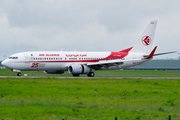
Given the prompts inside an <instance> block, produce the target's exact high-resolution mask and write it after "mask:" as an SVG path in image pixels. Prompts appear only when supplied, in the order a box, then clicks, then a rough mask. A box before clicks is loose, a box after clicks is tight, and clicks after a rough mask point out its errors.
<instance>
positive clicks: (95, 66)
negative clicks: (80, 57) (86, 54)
mask: <svg viewBox="0 0 180 120" xmlns="http://www.w3.org/2000/svg"><path fill="white" fill-rule="evenodd" d="M123 63H124V62H122V61H119V60H118V61H117V60H110V61H101V62H96V63H88V64H87V66H88V67H91V68H93V69H96V70H97V69H101V67H104V68H106V69H109V67H111V66H116V67H117V68H119V69H120V68H121V67H120V66H119V65H122V64H123Z"/></svg>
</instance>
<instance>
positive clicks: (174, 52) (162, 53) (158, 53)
mask: <svg viewBox="0 0 180 120" xmlns="http://www.w3.org/2000/svg"><path fill="white" fill-rule="evenodd" d="M176 52H177V51H172V52H165V53H158V54H154V55H153V56H158V55H165V54H171V53H176ZM144 57H145V58H146V59H147V57H148V55H144Z"/></svg>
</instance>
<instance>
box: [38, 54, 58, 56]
mask: <svg viewBox="0 0 180 120" xmlns="http://www.w3.org/2000/svg"><path fill="white" fill-rule="evenodd" d="M39 56H60V55H59V54H39Z"/></svg>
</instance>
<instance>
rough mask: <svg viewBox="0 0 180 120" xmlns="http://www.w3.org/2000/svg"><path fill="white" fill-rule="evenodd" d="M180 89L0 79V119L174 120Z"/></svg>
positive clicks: (178, 85)
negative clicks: (170, 118)
mask: <svg viewBox="0 0 180 120" xmlns="http://www.w3.org/2000/svg"><path fill="white" fill-rule="evenodd" d="M119 72H121V71H119ZM179 91H180V80H171V79H151V80H146V79H130V78H129V79H127V78H124V79H108V78H90V79H85V78H61V79H60V78H1V79H0V95H1V96H0V119H4V120H10V119H18V120H21V119H31V120H32V119H58V120H61V119H65V120H79V119H82V120H114V118H115V117H118V120H121V119H127V120H130V119H131V120H137V119H149V120H162V119H168V115H171V116H172V119H173V120H175V119H179V118H180V113H179V110H180V99H179V98H180V92H179Z"/></svg>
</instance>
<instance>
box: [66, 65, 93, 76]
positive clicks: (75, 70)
mask: <svg viewBox="0 0 180 120" xmlns="http://www.w3.org/2000/svg"><path fill="white" fill-rule="evenodd" d="M68 72H69V73H70V74H89V73H90V72H91V69H90V68H89V67H87V66H85V65H79V64H77V65H71V66H69V67H68Z"/></svg>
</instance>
